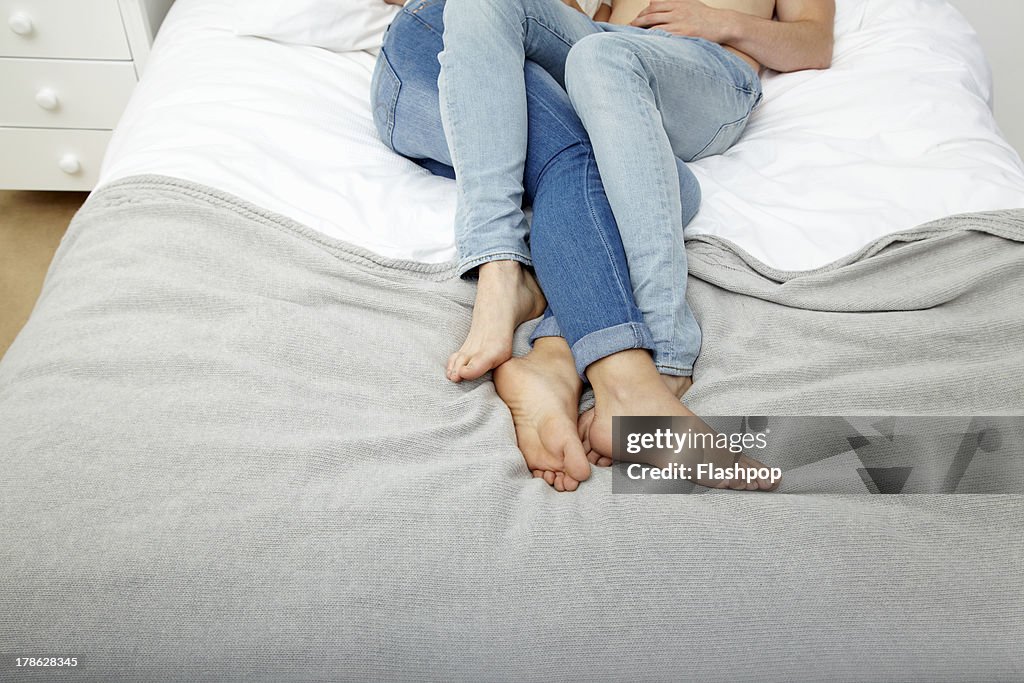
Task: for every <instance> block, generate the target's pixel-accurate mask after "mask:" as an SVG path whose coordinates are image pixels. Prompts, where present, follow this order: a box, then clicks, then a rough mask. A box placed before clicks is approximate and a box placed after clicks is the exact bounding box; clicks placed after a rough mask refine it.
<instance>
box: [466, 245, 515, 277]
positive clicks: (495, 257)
mask: <svg viewBox="0 0 1024 683" xmlns="http://www.w3.org/2000/svg"><path fill="white" fill-rule="evenodd" d="M491 261H518V262H519V263H522V264H523V265H524V266H527V267H528V268H532V267H533V259H531V258H530V256H529V254H525V253H523V252H520V251H499V252H495V253H493V254H485V255H484V256H472V257H469V258H464V259H459V277H466V274H467V273H469V272H470V271H472V270H473V269H475V268H478V267H480V266H482V265H483V264H485V263H490V262H491Z"/></svg>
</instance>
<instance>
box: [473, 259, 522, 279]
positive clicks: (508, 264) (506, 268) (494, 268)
mask: <svg viewBox="0 0 1024 683" xmlns="http://www.w3.org/2000/svg"><path fill="white" fill-rule="evenodd" d="M522 273H523V264H521V263H520V262H519V261H513V260H511V259H503V260H500V261H488V262H487V263H484V264H481V266H480V267H479V268H477V276H478V277H481V278H483V277H506V278H507V277H510V276H518V275H521V274H522Z"/></svg>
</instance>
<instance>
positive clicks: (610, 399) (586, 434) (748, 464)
mask: <svg viewBox="0 0 1024 683" xmlns="http://www.w3.org/2000/svg"><path fill="white" fill-rule="evenodd" d="M635 354H642V356H638V355H635ZM607 361H612V363H606V362H607ZM641 361H646V362H641ZM599 363H606V364H605V365H604V366H603V367H601V368H598V367H596V366H598V364H599ZM647 364H650V371H648V369H647ZM609 369H610V370H611V372H608V373H603V372H601V371H604V370H609ZM595 370H597V372H595ZM587 374H588V377H589V378H590V379H591V381H592V383H593V384H594V396H595V399H596V402H595V405H594V408H593V409H592V410H590V411H587V413H584V414H583V415H581V416H580V419H579V421H578V423H577V429H578V433H579V435H580V438H581V440H582V441H583V443H584V447H585V448H586V449H587V451H588V458H589V459H590V461H591V462H594V454H596V455H597V457H599V458H608V459H609V460H610V459H611V456H612V417H630V416H647V415H650V416H665V417H669V416H680V417H691V418H696V417H697V416H696V415H694V413H693V412H691V411H690V410H689V409H688V408H687V407H686V406H685V405H683V404H682V403H680V401H679V397H678V396H676V395H675V393H674V392H673V391H672V390H671V389H670V388H669V383H668V382H666V381H665V380H664V376H662V375H658V374H657V370H656V369H654V365H653V363H650V357H649V356H648V355H647V353H646V352H644V351H622V352H620V353H617V354H615V355H613V356H609V357H608V358H605V359H602V360H601V361H598V363H595V364H594V365H592V366H590V368H588V371H587ZM602 375H603V376H602ZM625 378H629V381H626V380H625ZM680 379H682V378H680ZM609 380H610V381H609ZM691 384H692V383H691ZM686 388H687V389H688V388H689V387H686ZM736 463H737V464H738V465H740V466H741V467H744V468H763V467H765V466H764V465H763V464H762V463H760V462H758V461H757V460H754V459H753V458H750V457H748V456H746V455H740V456H739V458H738V459H737V460H736ZM722 464H723V463H716V465H722ZM731 464H732V463H731V462H730V463H727V464H726V466H728V465H731ZM693 481H695V482H696V483H698V484H700V485H701V486H707V487H709V488H730V489H733V490H737V491H740V490H747V491H758V490H760V491H772V490H774V489H776V488H778V485H779V482H778V480H775V481H772V480H771V479H770V478H765V479H756V480H754V481H751V482H750V483H747V482H746V480H744V479H724V480H723V479H698V478H694V479H693Z"/></svg>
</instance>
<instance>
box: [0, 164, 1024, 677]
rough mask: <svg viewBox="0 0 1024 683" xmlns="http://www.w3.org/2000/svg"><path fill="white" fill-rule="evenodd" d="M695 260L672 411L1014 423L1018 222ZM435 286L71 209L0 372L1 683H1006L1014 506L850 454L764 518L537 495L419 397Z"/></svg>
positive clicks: (186, 226) (1016, 555)
mask: <svg viewBox="0 0 1024 683" xmlns="http://www.w3.org/2000/svg"><path fill="white" fill-rule="evenodd" d="M689 246H690V254H691V257H690V258H691V275H692V277H691V280H690V290H689V292H690V297H691V300H692V303H693V306H694V309H695V311H696V313H697V316H698V318H699V319H700V322H701V325H702V327H703V330H704V348H703V350H702V354H701V357H700V360H699V364H698V367H697V370H696V380H697V383H696V387H695V388H694V390H693V391H692V392H691V393H690V394H689V395H688V396H687V403H688V404H689V405H690V407H691V408H693V409H694V410H696V411H697V412H698V413H702V414H707V415H726V416H728V415H736V416H752V415H753V416H776V415H801V414H814V415H889V414H902V415H966V416H971V415H1020V414H1021V413H1022V412H1024V408H1022V401H1024V399H1022V396H1024V303H1022V302H1024V299H1022V297H1024V294H1022V293H1024V211H1017V212H997V213H988V214H980V215H970V216H961V217H952V218H948V219H944V220H941V221H938V222H936V223H932V224H929V225H927V226H923V227H921V228H919V229H917V230H913V231H910V232H906V233H902V234H900V235H898V236H895V237H892V238H890V239H889V240H888V241H887V242H884V243H878V244H875V245H872V247H870V248H868V249H866V250H864V251H863V252H862V253H860V254H857V255H855V256H853V257H851V258H850V259H848V260H847V261H846V262H844V263H842V264H835V265H834V266H832V267H829V268H827V269H823V270H821V271H816V272H813V273H805V274H787V273H778V272H772V271H770V270H769V269H765V268H764V267H763V266H759V265H758V264H756V263H750V262H748V261H749V259H746V258H745V257H744V256H743V255H742V254H738V253H736V252H734V251H732V250H730V249H729V248H728V245H723V244H716V243H714V242H708V241H695V242H692V243H690V245H689ZM453 274H454V270H453V267H452V266H451V265H450V264H443V265H424V264H417V263H410V262H396V261H392V260H388V259H385V258H381V257H377V256H374V255H371V254H369V253H366V252H364V251H362V250H360V249H357V248H353V247H351V246H347V245H344V244H341V243H337V242H333V241H331V240H329V239H327V238H325V237H323V236H321V235H319V234H318V233H315V232H313V231H311V230H309V229H307V228H304V227H302V226H299V225H297V224H294V223H291V222H289V221H287V220H285V219H282V218H280V217H276V216H272V215H268V214H267V213H266V212H263V211H261V210H260V209H258V208H256V207H253V206H251V205H247V204H245V203H243V202H241V201H239V200H237V199H235V198H232V197H229V196H226V195H224V194H221V193H219V192H216V191H213V190H210V189H208V188H203V187H199V186H195V185H192V184H189V183H185V182H182V181H176V180H170V179H166V178H158V177H142V178H135V179H131V180H127V181H123V182H119V183H117V184H115V185H112V186H109V187H107V188H105V189H102V190H100V191H98V192H96V193H94V194H93V195H92V196H91V197H90V199H89V200H88V202H87V204H86V205H85V207H84V208H83V209H82V211H81V212H80V213H79V214H78V216H77V217H76V218H75V220H74V222H73V224H72V226H71V228H70V230H69V232H68V233H67V236H66V237H65V238H64V241H63V243H62V244H61V246H60V249H59V251H58V253H57V256H56V258H55V259H54V262H53V265H52V267H51V269H50V272H49V274H48V277H47V280H46V284H45V286H44V289H43V293H42V296H41V298H40V299H39V302H38V304H37V306H36V309H35V311H34V312H33V314H32V317H31V319H30V321H29V322H28V324H27V326H26V327H25V328H24V330H23V331H22V333H21V334H20V336H19V337H18V338H17V340H16V341H15V343H14V345H13V346H12V347H11V348H10V350H9V352H8V353H7V355H6V357H5V358H4V359H3V361H2V363H0V656H2V657H3V660H2V661H0V679H2V680H69V681H71V680H76V681H78V680H81V681H85V680H89V681H114V680H138V681H177V680H182V681H199V680H246V681H252V680H267V681H291V680H296V681H297V680H324V681H327V680H352V681H368V680H464V681H482V680H515V681H519V680H551V679H558V680H578V681H603V680H607V681H633V680H675V681H685V680H694V681H774V680H778V681H815V682H818V681H822V680H833V681H877V680H900V681H929V682H934V681H967V680H970V681H996V680H1002V681H1021V680H1024V651H1022V649H1021V647H1020V645H1021V643H1022V642H1024V597H1022V596H1024V573H1022V572H1021V571H1020V567H1021V566H1024V534H1022V528H1024V500H1022V497H1021V495H1020V494H1018V493H1008V494H1002V495H996V494H971V495H966V494H965V495H866V494H865V490H864V488H863V486H861V489H860V491H859V492H858V491H857V490H856V489H855V488H853V489H851V488H850V485H851V484H850V480H849V478H846V479H844V478H843V477H842V476H841V475H838V474H835V472H834V471H833V470H822V468H820V467H817V468H816V466H817V465H820V464H821V461H823V460H824V459H832V460H837V459H838V460H841V459H842V458H844V457H852V458H854V459H856V456H857V453H856V452H855V451H856V448H854V446H856V445H858V444H857V443H855V442H850V443H847V444H846V445H845V446H844V447H843V448H835V447H834V444H831V445H829V444H819V445H818V446H814V447H820V448H821V449H822V451H821V453H820V457H810V458H809V457H808V455H807V452H806V448H805V449H804V450H803V451H801V450H800V449H798V448H793V449H792V450H790V449H782V450H780V451H778V452H775V453H773V454H771V455H770V458H769V459H770V460H771V462H772V464H775V465H779V466H782V467H783V468H785V469H786V471H787V479H786V480H785V481H784V488H783V491H786V492H787V493H784V494H756V493H750V494H748V493H730V492H713V493H704V494H702V495H643V496H638V495H617V494H613V493H612V486H611V480H612V476H611V473H610V472H609V471H608V470H602V471H598V472H596V473H595V475H594V476H593V477H592V479H591V480H590V481H588V482H586V483H585V484H584V485H583V486H582V487H581V489H580V490H579V491H578V492H576V493H575V494H558V493H556V492H554V491H553V490H552V489H550V488H549V487H548V486H546V485H545V484H544V483H543V482H542V481H539V480H534V479H531V478H530V476H529V475H528V473H527V469H526V467H525V465H524V463H523V460H522V458H521V456H520V454H519V452H518V451H517V449H516V446H515V437H514V431H513V427H512V422H511V419H510V417H509V414H508V411H507V410H506V408H505V406H504V404H503V403H502V402H501V401H500V399H499V398H498V397H497V395H496V394H495V392H494V388H493V385H492V384H491V382H490V381H489V379H487V378H484V379H482V380H480V381H476V382H468V383H463V384H461V385H453V384H450V383H449V382H447V381H446V380H445V379H444V377H443V374H442V368H443V364H444V361H445V358H446V357H447V355H448V353H449V352H450V351H451V350H452V349H453V348H455V347H456V346H457V345H458V343H459V341H460V340H461V339H462V338H463V335H464V334H465V333H466V331H467V329H468V323H469V319H470V310H471V304H472V301H473V293H474V292H473V288H472V286H471V285H470V284H467V283H464V282H461V281H459V280H457V279H453ZM899 419H900V418H897V420H896V427H894V428H892V425H891V424H890V427H891V428H892V429H895V431H896V432H898V431H899V426H898V422H899ZM965 429H969V427H968V428H965ZM883 431H884V430H883ZM890 431H891V430H890ZM1020 436H1021V435H1020V434H1016V433H1009V434H1007V433H1003V434H1002V437H1001V438H1002V440H1003V443H1006V442H1007V439H1009V440H1010V443H1014V441H1013V440H1014V439H1016V441H1015V443H1016V444H1018V445H1019V444H1020V443H1021V440H1020ZM851 444H852V445H851ZM812 446H813V444H812ZM892 457H893V458H898V457H899V456H898V453H896V454H894V455H893V456H892ZM945 457H947V455H946V454H945V453H944V452H940V450H938V449H937V450H936V458H937V459H941V458H945ZM949 457H952V456H949ZM1000 457H1016V458H1019V457H1021V454H1020V449H1019V448H1016V449H1014V450H1013V453H1012V454H1011V455H1010V456H1007V455H1006V453H1003V454H1002V455H1001V456H1000ZM989 465H991V463H990V464H989ZM836 477H838V479H836ZM989 483H990V484H991V483H993V482H989ZM1011 483H1013V486H1008V487H1007V490H1009V491H1017V490H1019V489H1020V486H1016V483H1014V482H1011ZM42 655H50V656H61V655H65V656H78V657H80V658H81V660H82V664H83V666H82V668H81V669H80V670H78V671H75V672H72V671H61V672H54V671H52V670H50V671H43V672H35V673H33V672H30V671H27V670H24V669H21V670H16V669H15V667H14V660H13V658H14V657H17V656H42Z"/></svg>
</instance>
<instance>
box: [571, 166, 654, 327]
mask: <svg viewBox="0 0 1024 683" xmlns="http://www.w3.org/2000/svg"><path fill="white" fill-rule="evenodd" d="M586 161H587V163H586V166H585V168H584V171H585V173H586V175H587V177H589V176H590V171H591V168H592V164H593V166H596V165H597V160H596V159H595V158H594V153H593V150H590V149H588V150H587V158H586ZM600 173H601V172H600V169H598V177H600ZM603 190H604V188H603V186H602V191H603ZM586 198H587V211H588V213H589V214H590V218H591V220H592V223H591V225H593V224H595V223H598V217H597V211H596V209H595V208H594V202H593V201H592V199H591V197H590V193H589V192H587V193H586ZM611 214H612V218H613V219H614V217H615V212H614V211H612V212H611ZM615 229H616V231H617V230H618V229H619V227H618V221H616V224H615ZM595 232H597V235H598V237H599V238H600V240H601V246H602V247H604V251H605V254H607V255H608V260H609V261H614V258H613V257H612V249H611V245H609V244H608V240H607V239H605V236H604V233H602V232H601V231H600V230H596V231H595ZM626 268H627V269H628V268H629V260H628V259H627V260H626ZM613 271H614V269H613ZM614 276H615V284H616V286H617V287H618V288H619V295H620V296H621V297H622V299H623V301H624V302H625V304H626V309H627V310H628V309H629V304H630V302H632V304H633V306H634V307H635V306H636V297H635V296H634V294H633V285H632V283H630V286H629V291H628V292H627V291H626V288H625V287H624V285H623V282H622V278H621V277H620V274H619V273H618V272H615V273H614ZM642 318H643V314H642V312H641V319H642ZM628 322H633V321H628Z"/></svg>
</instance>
